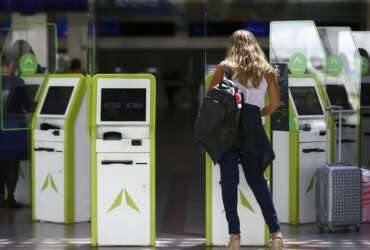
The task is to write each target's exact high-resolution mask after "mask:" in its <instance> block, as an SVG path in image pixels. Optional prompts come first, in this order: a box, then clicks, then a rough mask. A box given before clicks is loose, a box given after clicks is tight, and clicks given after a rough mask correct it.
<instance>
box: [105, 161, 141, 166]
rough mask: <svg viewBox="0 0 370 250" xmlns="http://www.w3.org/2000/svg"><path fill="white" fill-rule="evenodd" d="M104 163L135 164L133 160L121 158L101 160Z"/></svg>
mask: <svg viewBox="0 0 370 250" xmlns="http://www.w3.org/2000/svg"><path fill="white" fill-rule="evenodd" d="M101 164H102V165H112V164H121V165H133V164H134V162H133V161H129V160H127V161H120V160H103V161H101Z"/></svg>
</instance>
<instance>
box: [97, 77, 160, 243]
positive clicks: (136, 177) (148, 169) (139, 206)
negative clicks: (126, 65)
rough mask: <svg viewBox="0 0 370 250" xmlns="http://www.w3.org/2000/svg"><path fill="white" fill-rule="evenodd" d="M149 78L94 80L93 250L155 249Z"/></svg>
mask: <svg viewBox="0 0 370 250" xmlns="http://www.w3.org/2000/svg"><path fill="white" fill-rule="evenodd" d="M155 98H156V83H155V78H154V77H153V76H152V75H147V74H138V75H96V76H94V78H93V91H92V110H91V112H92V130H91V135H92V152H91V153H92V169H91V171H92V223H91V224H92V225H91V232H92V245H94V246H95V245H99V246H102V245H108V246H109V245H111V246H120V245H130V246H154V245H155V237H156V236H155V138H156V137H155V110H156V101H155Z"/></svg>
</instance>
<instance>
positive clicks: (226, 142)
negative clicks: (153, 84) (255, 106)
mask: <svg viewBox="0 0 370 250" xmlns="http://www.w3.org/2000/svg"><path fill="white" fill-rule="evenodd" d="M236 93H238V94H240V92H239V90H238V88H237V87H236V85H235V83H234V82H233V81H232V80H231V77H230V74H229V71H228V69H227V67H226V66H225V74H224V78H223V80H222V81H221V82H220V83H219V84H217V85H216V86H215V87H213V88H212V89H210V90H209V91H208V93H207V95H206V96H205V97H204V99H203V102H202V105H201V108H200V110H199V113H198V117H197V118H196V120H195V124H194V137H195V139H196V140H197V141H198V142H199V143H200V144H201V145H202V146H203V147H204V148H205V150H206V151H207V152H208V153H210V152H209V151H212V152H214V151H217V152H219V153H223V152H225V151H226V150H227V149H228V148H229V147H230V146H232V145H235V144H237V142H238V141H239V136H240V126H239V118H240V110H241V106H240V105H241V104H238V102H237V101H236V98H235V94H236Z"/></svg>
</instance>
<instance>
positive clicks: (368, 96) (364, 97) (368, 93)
mask: <svg viewBox="0 0 370 250" xmlns="http://www.w3.org/2000/svg"><path fill="white" fill-rule="evenodd" d="M361 106H370V83H362V84H361Z"/></svg>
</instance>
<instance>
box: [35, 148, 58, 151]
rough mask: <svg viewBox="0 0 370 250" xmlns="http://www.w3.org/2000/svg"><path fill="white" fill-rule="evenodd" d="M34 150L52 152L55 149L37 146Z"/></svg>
mask: <svg viewBox="0 0 370 250" xmlns="http://www.w3.org/2000/svg"><path fill="white" fill-rule="evenodd" d="M35 151H46V152H54V151H55V149H54V148H46V147H39V148H35Z"/></svg>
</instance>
